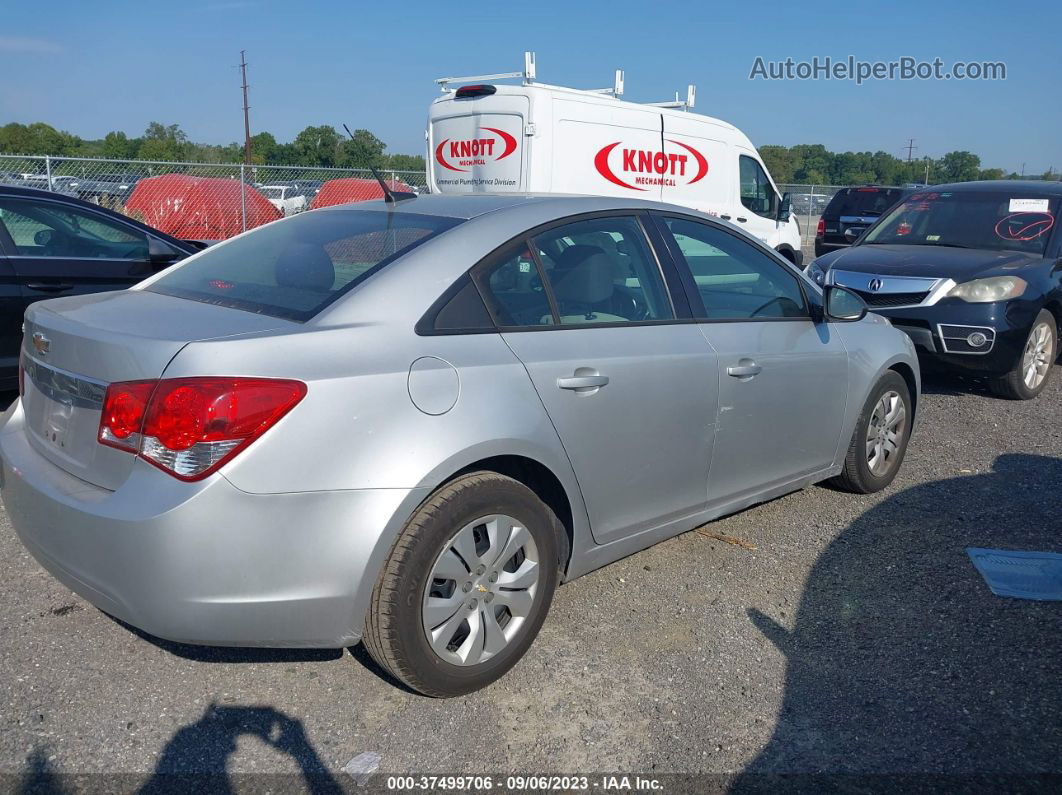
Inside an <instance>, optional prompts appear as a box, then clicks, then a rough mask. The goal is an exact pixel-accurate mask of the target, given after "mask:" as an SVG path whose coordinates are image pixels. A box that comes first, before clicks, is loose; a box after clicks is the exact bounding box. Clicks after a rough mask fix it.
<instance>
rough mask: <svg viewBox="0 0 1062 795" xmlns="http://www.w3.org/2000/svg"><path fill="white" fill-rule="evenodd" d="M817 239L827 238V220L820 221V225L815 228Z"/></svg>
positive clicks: (821, 219)
mask: <svg viewBox="0 0 1062 795" xmlns="http://www.w3.org/2000/svg"><path fill="white" fill-rule="evenodd" d="M815 237H826V220H825V219H823V218H820V219H819V225H818V226H816V227H815Z"/></svg>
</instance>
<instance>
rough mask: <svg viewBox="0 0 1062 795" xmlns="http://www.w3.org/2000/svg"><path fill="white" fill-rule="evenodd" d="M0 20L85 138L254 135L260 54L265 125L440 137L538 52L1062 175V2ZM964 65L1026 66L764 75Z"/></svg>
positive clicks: (192, 3)
mask: <svg viewBox="0 0 1062 795" xmlns="http://www.w3.org/2000/svg"><path fill="white" fill-rule="evenodd" d="M3 20H4V24H3V26H2V28H0V75H3V79H2V80H0V123H6V122H7V121H21V122H30V121H37V120H42V121H46V122H48V123H50V124H53V125H55V126H56V127H60V128H62V129H66V130H69V131H70V132H73V133H76V134H78V135H81V136H83V137H98V136H102V135H103V134H104V133H106V132H107V131H108V130H112V129H121V130H125V131H126V132H128V133H129V134H131V135H136V134H139V133H140V132H142V131H143V129H144V127H145V126H146V125H147V123H148V122H149V121H152V120H157V121H161V122H164V123H167V124H170V123H179V124H181V126H182V127H183V128H184V129H185V131H186V132H187V133H188V135H189V137H190V138H192V139H193V140H196V141H204V142H209V143H228V142H230V141H235V140H241V139H242V133H243V130H242V123H243V122H242V116H241V111H240V104H241V98H240V89H239V75H238V70H237V69H236V68H235V64H237V63H238V61H239V51H240V49H246V50H247V60H248V62H249V63H250V79H249V82H250V83H251V106H252V109H251V125H252V132H258V131H261V130H269V131H270V132H272V133H273V134H274V135H276V136H277V138H278V139H279V140H282V141H284V140H290V139H291V137H292V136H294V134H295V133H297V132H298V131H299V130H300V129H302V128H303V127H305V126H306V125H307V124H325V123H327V124H332V125H334V126H336V127H337V128H340V125H341V124H342V123H343V122H346V123H347V124H349V125H350V126H351V128H357V127H365V128H368V129H371V130H372V131H373V132H375V133H376V134H377V135H378V136H379V137H380V138H382V139H383V140H384V141H385V142H386V143H387V144H388V151H391V152H421V151H422V150H423V131H424V120H425V117H426V114H427V107H428V103H429V102H430V101H431V99H432V98H433V97H434V96H435V95H436V93H437V89H436V87H435V85H434V84H433V83H432V79H433V78H436V77H441V76H443V75H450V74H471V73H477V72H494V71H509V70H514V69H518V68H520V67H521V66H522V52H523V51H524V50H525V49H532V50H535V51H536V52H537V55H538V77H539V79H540V80H542V81H544V82H553V83H561V84H564V85H573V86H582V87H588V88H590V87H602V86H605V85H610V84H611V82H612V73H613V70H614V69H616V68H623V69H624V70H625V71H626V97H625V98H627V99H631V100H634V101H655V100H663V99H667V98H668V97H670V96H673V94H674V92H675V91H676V90H681V91H683V93H684V92H685V85H686V84H687V83H688V82H693V83H695V84H696V85H697V110H698V111H700V112H702V113H706V114H709V115H712V116H718V117H720V118H723V119H726V120H727V121H730V122H732V123H734V124H736V125H737V126H739V127H740V128H742V129H743V130H744V131H745V132H746V133H747V134H748V135H749V137H750V138H751V139H752V140H753V142H754V143H756V144H757V145H762V144H785V145H792V144H797V143H823V144H825V145H826V146H827V147H828V148H830V149H834V150H839V151H844V150H854V151H864V150H870V151H876V150H879V149H881V150H885V151H888V152H891V153H893V154H895V155H898V156H899V155H901V154H903V152H904V150H903V147H904V145H905V144H906V142H907V139H908V138H914V139H915V145H916V146H917V147H918V149H917V150H916V152H915V155H916V156H922V155H929V156H932V157H939V156H940V155H942V154H943V153H945V152H947V151H950V150H955V149H966V150H969V151H972V152H975V153H977V154H979V155H980V156H981V158H982V163H983V165H984V166H986V167H989V166H999V167H1002V168H1004V169H1006V170H1008V171H1010V170H1020V169H1021V166H1022V163H1023V162H1024V163H1025V168H1026V171H1027V172H1030V173H1033V172H1042V171H1043V170H1045V169H1046V168H1048V167H1049V166H1054V168H1055V170H1056V171H1057V170H1060V169H1062V135H1060V132H1062V102H1059V97H1060V96H1062V90H1060V87H1059V72H1058V63H1059V60H1058V46H1059V43H1060V41H1062V39H1060V33H1062V3H1060V2H1058V0H1054V2H1039V1H1036V2H1025V3H1022V4H1007V3H1000V2H998V0H996V1H995V2H983V1H982V0H966V1H965V2H950V0H949V1H948V2H930V1H929V0H921V2H909V1H908V0H894V1H893V2H888V3H866V2H848V3H834V2H830V1H824V0H814V1H813V2H812V1H811V0H807V1H806V2H801V0H790V2H784V3H782V2H779V3H772V2H765V1H764V0H761V2H759V3H748V2H731V3H711V2H705V0H701V1H700V2H689V3H687V2H674V3H667V2H652V1H651V0H643V2H628V1H627V0H609V2H597V1H595V2H583V3H579V2H575V0H571V1H570V2H565V3H554V2H543V1H542V0H540V1H539V2H522V3H512V2H496V1H495V2H492V1H491V0H480V2H476V3H462V2H457V1H456V0H451V2H446V3H442V2H435V3H421V2H390V3H381V2H372V3H359V2H352V1H350V0H348V2H313V1H312V0H305V1H304V2H298V1H297V0H284V1H282V2H281V1H278V0H183V2H179V3H166V4H165V5H163V4H160V3H150V2H148V3H144V2H125V1H124V0H111V1H108V0H98V2H94V3H85V2H80V1H78V2H72V1H71V0H50V2H47V3H45V4H44V5H41V4H39V3H37V4H35V3H25V2H23V3H10V4H9V5H8V8H6V9H5V11H4V13H3ZM849 54H851V55H854V56H855V57H856V58H858V59H864V60H879V59H880V60H893V59H898V58H899V57H901V56H905V55H909V56H913V57H915V58H918V59H925V60H932V59H933V58H934V57H938V56H939V57H940V58H941V59H943V61H944V62H945V63H946V64H949V65H950V64H951V63H952V62H954V61H957V60H963V61H973V60H977V61H1004V62H1005V63H1006V64H1007V70H1008V77H1007V79H1006V80H1005V81H997V82H984V81H962V82H959V81H955V80H950V81H910V82H901V81H894V82H872V83H869V84H864V85H862V86H857V85H855V84H854V82H839V81H836V80H830V81H783V82H765V81H762V80H756V81H750V80H749V79H748V76H749V72H750V69H751V67H752V64H753V61H754V59H755V58H756V57H757V56H762V57H763V58H765V59H768V60H782V59H785V58H786V57H792V58H793V59H795V60H798V61H799V60H810V59H811V58H812V57H813V56H815V55H818V56H820V57H822V56H827V55H828V56H831V57H833V58H836V59H843V58H846V57H847V56H848V55H849Z"/></svg>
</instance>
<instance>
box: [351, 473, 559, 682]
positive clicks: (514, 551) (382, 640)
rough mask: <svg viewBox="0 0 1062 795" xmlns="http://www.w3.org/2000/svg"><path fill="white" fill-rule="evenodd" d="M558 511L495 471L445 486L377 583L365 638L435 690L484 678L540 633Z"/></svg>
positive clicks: (554, 568)
mask: <svg viewBox="0 0 1062 795" xmlns="http://www.w3.org/2000/svg"><path fill="white" fill-rule="evenodd" d="M563 532H564V530H563V528H562V527H561V525H560V523H559V521H558V520H557V518H556V516H555V515H554V514H553V512H552V511H551V510H550V509H549V508H548V507H547V506H546V505H545V504H544V503H543V502H542V501H541V500H539V499H538V497H537V496H536V495H535V494H534V492H532V491H531V490H530V489H529V488H527V487H526V486H524V485H523V484H522V483H519V482H518V481H515V480H513V479H512V478H508V477H505V476H504V475H499V474H496V473H493V472H479V473H474V474H471V475H466V476H463V477H461V478H458V479H457V480H455V481H453V482H451V483H449V484H447V485H446V486H444V487H442V488H441V489H440V490H439V491H437V492H436V493H435V494H433V495H432V496H431V497H430V498H428V500H427V501H426V502H425V503H424V504H423V505H422V506H421V507H420V508H419V509H418V510H417V512H416V513H415V514H414V515H413V517H412V518H411V519H410V520H409V522H408V523H407V524H406V527H405V528H404V529H403V531H402V532H401V534H399V537H398V540H397V541H396V542H395V545H394V547H393V548H392V550H391V553H390V556H389V557H388V559H387V561H386V563H385V564H384V568H383V571H382V572H381V573H380V578H379V580H378V581H377V584H376V588H375V589H374V590H373V596H372V604H371V606H370V609H369V615H368V617H367V619H366V627H365V637H364V639H363V642H364V643H365V646H366V648H367V649H368V650H369V653H370V654H372V656H373V658H374V659H375V660H376V661H377V662H378V663H379V664H380V665H381V666H383V667H384V668H386V669H387V671H388V672H390V673H391V674H392V675H393V676H394V677H395V678H396V679H399V680H401V681H402V682H403V683H404V684H406V685H407V686H409V687H411V688H412V689H414V690H417V691H420V692H421V693H424V694H425V695H430V696H439V697H447V696H457V695H462V694H464V693H468V692H471V691H473V690H478V689H479V688H482V687H486V686H487V685H489V684H490V683H491V682H493V681H495V680H496V679H498V678H499V677H501V676H502V675H503V674H505V672H506V671H508V670H509V669H510V668H511V667H512V666H513V665H515V664H516V662H517V660H519V659H520V657H521V656H523V654H524V652H525V651H527V649H528V647H530V645H531V643H532V641H533V640H534V639H535V636H536V635H537V634H538V630H539V628H540V627H541V626H542V622H543V621H544V620H545V617H546V613H547V612H548V611H549V605H550V602H551V600H552V598H553V591H554V589H555V588H556V585H557V578H558V573H559V560H558V552H557V550H558V543H557V542H558V538H559V535H558V533H563Z"/></svg>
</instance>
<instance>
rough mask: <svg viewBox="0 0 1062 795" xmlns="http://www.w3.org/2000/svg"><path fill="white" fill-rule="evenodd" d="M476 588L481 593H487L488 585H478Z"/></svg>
mask: <svg viewBox="0 0 1062 795" xmlns="http://www.w3.org/2000/svg"><path fill="white" fill-rule="evenodd" d="M476 590H477V591H479V592H480V593H486V592H487V586H486V585H477V586H476Z"/></svg>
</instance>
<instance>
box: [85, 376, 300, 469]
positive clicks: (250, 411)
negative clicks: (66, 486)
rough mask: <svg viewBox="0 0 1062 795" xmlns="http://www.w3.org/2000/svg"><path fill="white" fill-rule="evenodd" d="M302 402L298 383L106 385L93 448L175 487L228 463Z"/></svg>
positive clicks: (216, 381)
mask: <svg viewBox="0 0 1062 795" xmlns="http://www.w3.org/2000/svg"><path fill="white" fill-rule="evenodd" d="M305 395H306V385H305V384H304V383H302V382H301V381H286V380H280V379H273V378H218V377H205V378H164V379H162V380H161V381H127V382H124V383H117V384H111V385H110V386H108V387H107V394H106V396H105V397H104V400H103V414H102V416H101V417H100V431H99V441H100V443H101V444H105V445H109V446H111V447H116V448H118V449H119V450H125V451H126V452H130V453H136V454H138V455H139V456H140V457H141V458H143V459H144V460H145V461H148V462H149V463H151V464H154V465H155V466H157V467H159V468H160V469H163V470H165V471H166V472H168V473H169V474H171V475H173V476H174V477H176V478H180V479H181V480H201V479H202V478H205V477H206V476H207V475H209V474H211V473H212V472H214V471H216V470H217V469H218V468H219V467H220V466H221V465H222V464H224V463H226V462H227V461H231V460H232V459H233V458H234V457H235V456H236V455H237V454H238V453H239V452H240V451H241V450H243V449H244V448H245V447H247V446H248V445H249V444H251V442H253V441H254V440H255V439H257V438H258V437H259V436H261V435H262V434H263V433H265V431H266V430H268V429H269V428H270V427H272V426H273V425H274V424H275V423H276V422H277V420H279V419H280V418H281V417H283V416H284V415H285V414H287V413H288V412H289V411H290V410H291V409H292V407H294V406H295V404H297V403H298V402H299V401H300V400H302V398H303V397H304V396H305Z"/></svg>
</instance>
